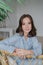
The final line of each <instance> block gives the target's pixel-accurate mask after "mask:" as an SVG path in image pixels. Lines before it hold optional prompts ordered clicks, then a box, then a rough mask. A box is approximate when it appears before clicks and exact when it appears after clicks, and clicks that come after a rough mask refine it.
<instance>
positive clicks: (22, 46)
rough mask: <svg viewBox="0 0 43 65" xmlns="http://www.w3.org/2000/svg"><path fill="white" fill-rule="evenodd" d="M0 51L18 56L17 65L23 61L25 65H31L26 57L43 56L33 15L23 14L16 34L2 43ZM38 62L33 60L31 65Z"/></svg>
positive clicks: (0, 42) (0, 43)
mask: <svg viewBox="0 0 43 65" xmlns="http://www.w3.org/2000/svg"><path fill="white" fill-rule="evenodd" d="M0 50H6V51H9V52H10V53H13V54H16V55H17V56H18V57H19V58H18V60H17V65H20V64H21V62H22V60H24V65H29V59H27V58H25V56H26V55H31V54H32V55H34V56H38V55H40V54H42V48H41V44H40V43H39V42H38V40H37V37H36V28H35V26H34V23H33V19H32V17H31V15H29V14H23V15H22V16H21V17H20V20H19V26H18V28H17V30H16V34H15V35H14V36H12V37H11V38H8V39H6V40H3V41H0ZM13 59H15V58H13ZM36 61H37V60H36V59H35V60H34V59H33V60H32V63H31V64H32V65H35V62H36ZM38 61H39V60H38ZM39 62H40V61H39Z"/></svg>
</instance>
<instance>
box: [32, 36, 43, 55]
mask: <svg viewBox="0 0 43 65" xmlns="http://www.w3.org/2000/svg"><path fill="white" fill-rule="evenodd" d="M32 42H33V51H34V55H35V56H38V55H41V54H42V46H41V43H39V42H38V40H37V38H36V37H33V39H32Z"/></svg>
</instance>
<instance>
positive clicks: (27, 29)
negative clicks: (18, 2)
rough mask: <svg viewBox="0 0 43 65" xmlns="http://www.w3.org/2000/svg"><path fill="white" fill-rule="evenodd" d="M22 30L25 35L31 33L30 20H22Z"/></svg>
mask: <svg viewBox="0 0 43 65" xmlns="http://www.w3.org/2000/svg"><path fill="white" fill-rule="evenodd" d="M22 29H23V32H24V33H26V34H28V33H29V32H30V31H31V29H32V25H31V20H30V19H29V18H28V17H26V18H24V19H23V21H22Z"/></svg>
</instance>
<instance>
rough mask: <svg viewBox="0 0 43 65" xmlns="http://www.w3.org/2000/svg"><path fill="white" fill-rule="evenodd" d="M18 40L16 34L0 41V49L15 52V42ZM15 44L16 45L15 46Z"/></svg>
mask: <svg viewBox="0 0 43 65" xmlns="http://www.w3.org/2000/svg"><path fill="white" fill-rule="evenodd" d="M17 40H18V35H17V34H15V35H14V36H12V37H10V38H8V39H5V40H2V41H0V50H6V51H8V52H11V53H12V52H13V51H14V50H15V48H16V47H15V42H16V41H17ZM13 44H14V46H13Z"/></svg>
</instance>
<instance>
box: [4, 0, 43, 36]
mask: <svg viewBox="0 0 43 65" xmlns="http://www.w3.org/2000/svg"><path fill="white" fill-rule="evenodd" d="M5 2H7V1H5ZM7 4H8V5H10V6H11V8H12V9H13V10H14V13H13V14H9V16H10V20H9V19H8V18H7V19H6V27H8V28H13V29H14V30H15V29H16V28H17V26H18V22H19V18H20V16H21V15H22V14H30V15H31V16H32V17H33V20H34V24H35V26H36V28H37V35H38V36H43V0H24V4H23V5H20V4H19V3H17V2H16V0H12V1H11V3H8V2H7Z"/></svg>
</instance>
